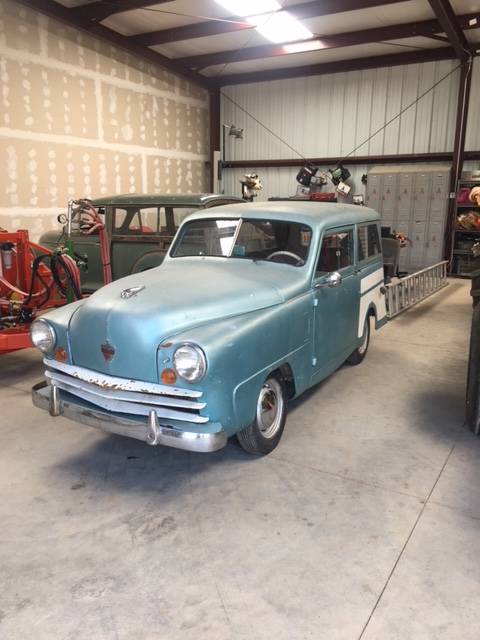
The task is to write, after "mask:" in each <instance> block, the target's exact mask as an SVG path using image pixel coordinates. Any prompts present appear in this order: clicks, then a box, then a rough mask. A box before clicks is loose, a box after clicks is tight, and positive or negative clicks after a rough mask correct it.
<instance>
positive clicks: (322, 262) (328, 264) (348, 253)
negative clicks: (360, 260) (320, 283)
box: [316, 230, 353, 275]
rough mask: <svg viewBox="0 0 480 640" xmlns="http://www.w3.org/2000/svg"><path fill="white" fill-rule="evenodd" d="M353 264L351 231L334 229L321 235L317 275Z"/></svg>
mask: <svg viewBox="0 0 480 640" xmlns="http://www.w3.org/2000/svg"><path fill="white" fill-rule="evenodd" d="M352 264H353V231H351V230H349V231H336V232H335V233H327V235H325V236H323V240H322V248H321V250H320V255H319V257H318V264H317V269H316V271H317V275H321V274H323V273H331V272H332V271H339V270H340V269H344V268H345V267H349V266H351V265H352Z"/></svg>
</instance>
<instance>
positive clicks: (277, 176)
mask: <svg viewBox="0 0 480 640" xmlns="http://www.w3.org/2000/svg"><path fill="white" fill-rule="evenodd" d="M457 64H458V63H457V62H456V61H454V60H451V61H450V60H446V61H439V62H430V63H425V64H420V65H408V66H405V67H392V68H382V69H372V70H365V71H361V72H348V73H337V74H333V75H324V76H312V77H309V78H296V79H294V80H278V81H271V82H264V83H254V84H250V85H238V86H230V87H224V88H223V89H222V91H223V92H224V93H225V94H227V95H228V96H230V97H232V98H233V99H234V100H235V101H236V102H238V103H239V104H240V105H241V106H242V107H244V108H245V109H247V110H248V111H249V112H250V113H252V115H254V116H255V117H256V118H258V120H260V121H261V122H262V123H263V124H265V125H266V126H268V127H269V128H270V129H272V131H274V132H275V133H276V134H278V135H279V136H281V137H282V138H283V139H284V140H285V141H286V142H287V143H288V144H290V145H292V146H293V147H294V148H296V149H297V150H298V152H299V153H300V154H302V155H303V156H305V157H307V158H308V157H312V158H313V157H332V158H339V159H340V158H342V156H344V155H346V154H347V153H349V152H350V151H351V150H352V149H354V148H355V147H356V146H357V145H359V144H361V143H362V142H363V141H364V140H365V139H367V138H368V137H369V136H371V135H372V134H373V133H374V132H375V131H377V130H378V129H380V128H381V127H382V126H383V125H384V124H385V123H386V122H387V121H388V120H389V119H390V118H392V117H393V116H395V115H396V114H398V113H399V111H400V110H401V109H403V108H405V107H406V106H407V105H408V104H409V103H411V102H412V101H413V100H415V99H416V98H417V97H418V96H420V95H421V94H422V93H424V92H425V91H426V90H427V89H428V88H429V87H431V86H433V84H434V83H435V82H438V81H439V80H440V79H441V78H442V77H443V76H445V75H446V74H448V73H449V72H450V71H452V70H454V69H455V67H456V66H457ZM458 82H459V70H455V71H454V72H453V73H452V74H451V75H450V76H448V78H446V79H445V80H443V81H442V82H441V83H440V84H439V85H438V86H437V87H436V88H435V89H434V90H433V91H431V92H429V93H428V94H427V95H426V96H424V97H423V98H421V99H420V100H419V102H418V103H417V104H416V105H415V106H413V107H411V108H410V109H408V110H407V111H406V112H405V113H404V114H403V115H402V116H401V117H400V118H398V119H397V120H395V122H393V123H392V124H390V125H388V127H386V129H383V130H381V131H380V132H379V133H378V134H377V135H375V136H374V137H373V138H371V140H369V142H368V143H367V144H365V145H363V146H362V147H360V148H359V149H358V150H357V151H356V153H355V154H354V155H361V156H363V155H384V154H396V153H428V152H442V151H451V150H452V148H453V138H454V128H455V115H456V105H457V95H458ZM479 104H480V60H478V59H475V62H474V68H473V78H472V88H471V100H470V117H469V121H468V127H467V138H466V149H468V150H478V149H480V118H479V117H478V105H479ZM222 122H223V123H228V124H230V123H234V124H236V125H237V126H240V127H243V128H244V129H245V133H244V139H243V140H239V141H236V140H231V139H230V140H228V141H227V154H226V157H227V159H229V160H253V159H269V158H270V159H274V158H293V157H295V154H294V152H293V151H292V150H291V149H289V148H288V146H286V145H284V144H282V143H281V142H280V141H279V140H277V139H276V138H275V137H274V136H273V135H271V134H270V133H268V132H267V131H266V130H265V129H264V128H263V127H261V126H260V125H259V124H257V123H256V122H255V121H254V120H252V119H251V118H250V117H248V116H247V115H246V114H245V113H243V112H242V111H241V110H240V109H239V108H238V107H236V106H235V105H233V104H231V103H230V102H229V101H227V100H226V99H225V98H223V99H222ZM479 165H480V163H479V162H473V163H466V165H465V168H466V169H467V168H473V167H478V166H479ZM327 168H328V167H323V169H327ZM348 169H349V170H350V172H351V173H352V178H351V179H350V180H349V184H351V185H352V191H351V194H353V193H364V191H365V187H364V185H363V184H362V183H361V176H362V174H364V173H367V172H368V167H367V166H362V165H356V166H350V165H349V166H348ZM248 171H249V170H248V169H238V170H227V171H225V173H224V183H223V185H222V186H223V189H224V190H225V192H226V193H234V194H240V179H241V178H242V176H243V175H244V173H246V172H248ZM256 171H257V172H258V173H259V175H260V177H261V178H262V180H263V183H264V190H263V191H262V192H261V193H260V194H259V196H258V200H266V199H267V198H268V197H271V196H292V195H294V194H295V189H296V181H295V175H296V173H297V171H298V168H295V167H290V168H268V169H266V168H260V169H257V170H256Z"/></svg>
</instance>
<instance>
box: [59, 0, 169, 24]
mask: <svg viewBox="0 0 480 640" xmlns="http://www.w3.org/2000/svg"><path fill="white" fill-rule="evenodd" d="M165 2H171V0H116V1H115V2H111V1H110V2H103V1H102V0H97V1H96V2H86V3H85V4H80V5H77V6H76V7H72V13H73V14H75V15H76V16H77V17H78V18H79V19H80V20H85V22H101V21H102V20H105V18H108V17H109V16H113V15H114V14H116V13H123V12H125V11H133V10H134V9H143V8H144V7H149V6H151V5H153V4H164V3H165Z"/></svg>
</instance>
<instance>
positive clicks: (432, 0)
mask: <svg viewBox="0 0 480 640" xmlns="http://www.w3.org/2000/svg"><path fill="white" fill-rule="evenodd" d="M428 2H429V4H430V6H431V7H432V11H433V13H434V14H435V15H436V17H437V19H438V22H439V23H440V24H441V25H442V31H444V32H445V33H446V34H447V36H448V39H449V40H450V43H451V45H452V47H453V48H454V49H455V53H456V54H457V57H458V58H459V59H460V60H462V61H463V62H465V60H467V59H468V58H469V57H470V55H471V52H470V45H469V44H468V42H467V39H466V37H465V34H464V33H463V30H462V28H461V27H460V25H459V24H458V22H457V16H456V15H455V12H454V11H453V9H452V6H451V4H450V2H449V0H428Z"/></svg>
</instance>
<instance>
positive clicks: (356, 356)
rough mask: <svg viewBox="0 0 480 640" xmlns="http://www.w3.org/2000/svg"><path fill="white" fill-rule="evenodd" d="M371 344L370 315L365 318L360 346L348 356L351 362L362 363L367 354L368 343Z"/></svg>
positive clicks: (348, 360)
mask: <svg viewBox="0 0 480 640" xmlns="http://www.w3.org/2000/svg"><path fill="white" fill-rule="evenodd" d="M369 344H370V316H367V317H366V318H365V324H364V325H363V335H362V342H361V343H360V346H359V347H357V348H356V349H355V351H354V352H353V353H352V354H351V355H350V356H349V357H348V358H347V362H348V363H349V364H360V363H361V362H362V360H363V359H364V358H365V356H366V355H367V351H368V345H369Z"/></svg>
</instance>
